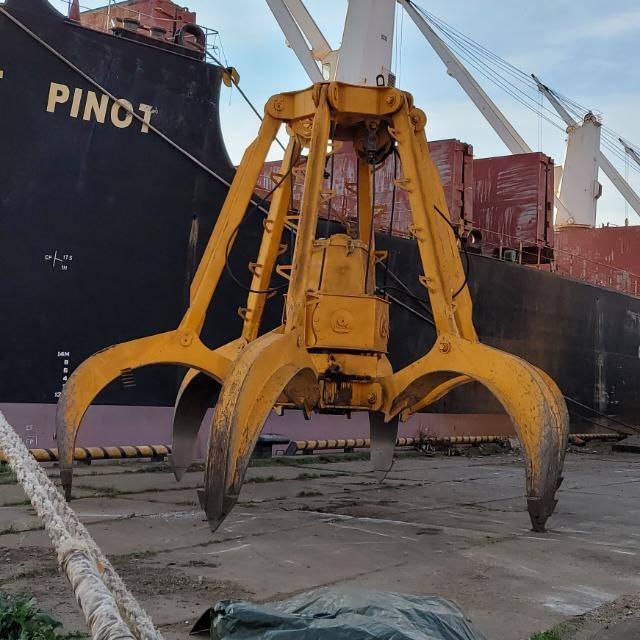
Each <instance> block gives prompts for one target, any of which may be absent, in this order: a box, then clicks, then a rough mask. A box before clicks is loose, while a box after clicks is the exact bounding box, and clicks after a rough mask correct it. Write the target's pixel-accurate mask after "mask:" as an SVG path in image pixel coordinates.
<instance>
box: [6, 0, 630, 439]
mask: <svg viewBox="0 0 640 640" xmlns="http://www.w3.org/2000/svg"><path fill="white" fill-rule="evenodd" d="M5 6H6V8H7V10H8V11H10V12H11V14H12V15H13V16H15V18H16V19H17V20H19V21H20V22H21V23H23V24H24V25H25V26H27V27H28V28H29V29H30V30H31V31H32V32H33V33H34V34H35V35H36V36H37V38H40V39H41V40H42V41H44V42H45V43H47V44H48V45H49V46H50V47H52V48H53V49H54V50H55V51H56V52H58V54H59V56H55V55H53V54H52V52H51V51H50V50H48V49H47V48H46V47H45V46H43V44H42V42H38V40H37V39H36V38H34V37H33V36H32V35H29V34H28V33H26V32H25V31H24V30H22V29H21V28H20V27H19V26H17V25H16V24H15V23H14V22H12V21H10V20H9V19H7V18H6V17H5V16H3V15H0V53H1V54H2V55H1V56H0V60H1V64H2V67H1V70H2V74H0V76H1V79H0V122H2V123H10V126H6V127H5V131H4V132H3V138H2V143H1V144H2V151H1V153H0V175H2V176H3V190H2V197H1V198H0V244H1V251H0V272H1V273H2V277H1V278H0V299H2V300H3V309H4V313H3V314H2V319H1V320H0V322H1V323H2V328H3V335H4V336H5V338H4V341H3V345H2V351H1V357H0V408H2V409H3V410H4V411H5V412H6V414H7V417H8V418H9V419H10V421H11V422H12V423H13V424H14V425H15V426H16V428H18V430H19V431H20V432H21V433H23V434H24V436H25V438H27V439H28V442H29V443H30V444H32V445H33V446H36V444H37V446H45V447H46V446H53V445H54V444H55V442H54V424H53V417H54V413H55V403H56V400H57V397H58V396H59V393H60V390H61V388H62V385H63V384H64V382H65V381H66V379H67V378H68V376H69V375H70V373H71V372H72V371H73V369H74V368H75V367H76V366H78V364H80V363H81V362H82V361H83V360H84V359H86V358H87V357H88V356H90V355H91V354H92V353H94V352H95V351H97V350H99V349H101V348H103V347H105V346H108V345H110V344H115V343H118V342H122V341H126V340H130V339H133V338H136V337H141V336H145V335H150V334H153V333H158V332H162V331H166V330H169V329H172V328H175V326H177V324H178V322H179V319H180V317H181V315H182V313H183V312H184V310H185V308H186V304H187V300H188V288H189V283H190V281H191V278H192V277H193V273H194V270H195V267H196V265H197V262H198V259H199V257H200V255H201V254H202V251H203V248H204V245H205V243H206V241H207V239H208V237H209V234H210V232H211V229H212V228H213V224H214V223H215V220H216V216H217V213H218V211H219V210H220V207H221V204H222V202H223V200H224V197H225V195H226V192H227V188H226V186H225V184H224V181H229V180H231V179H232V177H233V171H234V170H233V166H232V164H231V162H230V161H229V158H228V156H227V153H226V151H225V147H224V142H223V139H222V133H221V129H220V122H219V112H218V101H219V91H220V82H221V75H220V70H219V69H217V68H216V67H213V66H211V65H207V64H204V63H203V62H201V61H199V60H196V59H193V58H192V57H189V56H186V55H183V54H181V53H179V52H177V51H175V52H174V51H168V50H166V49H165V48H161V47H157V46H154V45H153V43H151V42H150V43H148V44H146V43H141V42H139V41H132V40H128V39H126V38H124V37H115V36H112V35H109V34H106V33H102V32H98V31H94V30H91V29H86V28H84V27H82V26H80V25H78V24H75V23H72V22H70V21H67V20H65V19H64V18H62V17H61V16H60V15H59V14H58V13H56V12H55V11H53V10H52V9H51V7H50V6H49V5H48V4H47V3H46V2H45V1H44V0H10V1H9V2H8V3H7V5H5ZM61 58H62V59H61ZM72 65H74V66H76V67H78V68H79V69H80V70H81V71H82V72H83V73H85V74H87V76H89V77H91V78H93V79H94V80H95V81H96V82H97V83H98V85H100V86H96V84H94V83H91V82H89V81H87V79H86V78H85V77H83V75H81V74H80V73H79V72H78V70H77V69H75V70H74V69H73V68H72ZM105 92H108V93H110V94H112V95H113V96H115V97H116V98H118V99H125V100H127V101H128V102H129V103H130V104H131V105H132V107H133V108H134V111H135V112H136V113H137V114H138V116H139V119H129V118H128V117H127V114H126V112H123V111H122V110H121V109H119V108H118V104H117V103H114V102H113V100H111V99H110V98H109V97H108V96H107V95H105ZM149 125H152V126H153V127H157V129H159V130H160V131H162V132H163V133H164V134H166V135H167V136H168V137H169V138H170V139H171V140H172V141H174V142H175V144H176V145H177V146H178V147H179V149H176V147H175V146H172V145H171V144H169V143H168V142H167V141H166V140H164V139H163V138H162V137H160V136H158V135H157V134H156V133H155V132H154V131H153V130H152V129H151V127H150V126H149ZM145 128H146V130H145ZM198 163H201V164H203V165H205V168H203V167H202V166H201V165H199V164H198ZM213 174H216V175H217V176H218V177H215V176H214V175H213ZM331 228H332V229H334V230H338V229H339V227H338V226H337V225H335V224H333V225H332V227H331ZM261 230H262V225H261V219H260V215H259V214H258V213H257V212H256V211H250V212H249V213H248V215H247V219H246V221H245V223H244V224H243V226H242V228H241V233H240V234H239V238H238V241H237V242H236V246H235V247H234V249H233V252H232V254H231V257H230V262H231V266H232V268H233V270H234V271H235V272H236V273H237V274H241V277H242V274H248V272H247V271H246V265H247V263H248V262H249V261H251V260H253V259H255V256H256V255H257V248H258V245H259V240H260V235H261ZM378 244H379V245H380V246H381V247H382V248H387V249H388V250H389V263H388V264H389V267H390V268H391V270H392V271H393V272H394V273H396V274H397V275H398V276H400V277H401V278H402V280H403V281H404V282H406V283H407V284H408V285H409V286H410V287H411V289H412V290H413V291H414V293H415V294H416V295H419V296H422V295H424V289H423V288H422V287H421V286H420V285H419V284H418V275H419V274H418V265H419V260H418V252H417V248H416V246H415V243H414V242H412V241H411V240H408V239H403V238H390V237H388V236H380V237H379V238H378ZM380 277H381V278H382V277H383V276H382V275H381V276H380ZM247 279H248V275H247ZM469 284H470V287H471V292H472V297H473V300H474V322H475V324H476V327H477V329H478V333H479V334H480V336H481V339H482V340H483V341H484V342H486V343H488V344H490V345H493V346H496V347H499V348H501V349H504V350H506V351H509V352H512V353H515V354H517V355H519V356H522V357H524V358H526V359H527V360H529V361H531V362H533V363H534V364H536V365H538V366H540V367H541V368H543V369H544V370H546V371H547V372H548V373H550V374H551V375H552V376H553V377H554V378H555V379H556V380H557V381H558V383H559V385H560V387H561V389H562V390H563V392H564V393H565V395H567V396H568V397H570V398H572V399H573V400H574V401H575V402H577V403H580V405H585V406H586V407H590V408H591V409H593V410H595V411H597V412H598V413H599V414H605V415H614V416H617V417H618V418H619V419H621V420H624V421H629V422H636V423H637V422H638V421H639V419H640V398H639V394H638V392H637V381H638V380H639V379H640V359H639V348H640V300H638V299H637V298H634V297H632V296H628V295H624V294H622V293H619V292H615V291H611V290H607V289H604V288H600V287H596V286H592V285H588V284H584V283H580V282H577V281H575V280H571V279H568V278H563V277H559V276H557V275H555V274H550V273H546V272H544V271H539V270H537V269H535V268H529V267H526V266H520V265H517V264H510V263H505V262H500V261H497V260H493V259H489V258H486V257H483V256H479V255H472V256H471V257H470V273H469ZM244 297H245V294H244V293H243V292H242V291H241V290H240V289H239V288H238V287H236V286H235V285H234V284H233V282H232V281H231V279H230V278H228V277H227V275H225V276H223V278H222V281H221V283H220V287H219V290H218V294H217V300H218V302H217V303H216V307H215V313H210V314H209V317H208V318H207V322H206V324H205V328H204V332H203V336H204V341H205V343H206V344H208V345H210V346H212V347H215V346H218V345H220V344H224V343H225V342H227V341H229V340H231V339H232V338H234V337H236V336H237V335H238V334H239V332H240V328H241V320H240V318H239V317H238V315H237V309H238V308H239V307H241V306H243V305H244V302H245V300H244ZM417 309H418V310H419V311H420V309H419V308H417ZM420 312H421V313H423V311H420ZM280 315H281V303H280V302H279V301H277V300H273V301H272V302H271V303H270V305H269V307H268V309H267V314H266V317H265V324H266V326H275V324H276V323H277V322H278V320H279V318H280ZM407 336H410V338H407ZM434 337H435V336H434V331H433V327H432V326H431V325H430V324H429V323H428V322H425V321H424V320H423V319H420V318H418V317H416V316H415V315H412V314H410V313H408V312H407V311H406V310H404V309H402V308H399V307H393V308H392V316H391V340H390V359H391V361H392V363H393V364H394V366H396V367H400V366H403V365H405V364H407V363H409V362H411V361H412V360H414V359H415V358H417V357H419V356H420V355H421V354H422V353H424V352H426V351H427V350H428V349H429V348H430V346H431V345H432V344H433V341H434ZM183 374H184V370H181V369H179V368H171V367H164V368H158V369H157V368H153V367H152V368H149V369H148V370H140V371H136V372H135V375H134V378H133V380H132V379H131V377H130V376H126V377H125V378H124V379H123V380H118V381H116V382H114V383H113V384H112V385H110V387H109V388H108V389H107V390H105V392H103V393H102V394H101V395H100V396H99V397H98V399H97V401H96V406H95V407H94V408H92V409H91V410H90V412H89V413H88V415H87V423H86V425H85V426H84V427H83V429H82V430H81V432H80V441H81V442H85V443H86V444H91V443H93V444H116V443H119V444H129V443H131V444H134V443H141V442H145V441H146V442H149V441H155V442H167V441H168V439H169V438H170V424H171V411H172V409H171V407H172V404H173V400H174V398H175V394H176V391H177V387H178V384H179V381H180V379H181V377H182V375H183ZM577 406H578V405H576V407H577ZM570 408H571V407H570ZM433 412H434V413H431V414H426V415H424V416H418V417H416V418H415V419H414V420H413V421H412V422H411V423H409V424H408V425H405V427H404V431H405V433H406V434H407V435H413V434H414V433H415V431H416V430H422V431H431V432H433V433H444V432H446V431H449V432H455V433H465V432H466V433H470V432H475V433H480V432H484V433H496V434H497V433H503V432H506V431H508V430H509V428H510V427H509V422H508V420H507V419H506V418H505V416H503V415H501V409H500V407H499V406H498V405H497V404H496V403H495V401H494V400H493V399H492V398H491V397H490V396H489V394H488V393H486V391H484V390H483V389H481V388H478V387H476V386H475V385H469V386H468V387H465V388H464V389H460V390H458V391H456V392H454V393H452V394H451V395H450V396H448V397H447V398H446V399H445V400H443V401H441V402H440V403H438V405H436V406H435V407H433ZM443 412H449V413H453V414H455V415H454V416H453V417H451V416H448V417H445V416H443V415H442V414H443ZM584 412H585V415H586V416H587V417H588V418H590V419H594V416H596V419H597V420H599V419H600V418H597V416H598V414H596V413H593V412H589V411H588V410H584ZM469 414H474V416H475V417H469ZM463 418H464V419H463ZM302 424H303V421H302V420H301V419H300V416H299V415H298V414H296V413H291V414H289V415H288V416H286V417H285V418H284V419H276V418H274V419H270V421H269V422H268V424H267V428H268V429H269V430H271V431H278V432H283V433H287V434H288V435H295V434H297V433H298V430H300V429H302V430H303V435H302V436H300V437H318V436H322V435H333V436H356V435H361V434H363V433H364V432H366V423H365V422H363V421H362V419H361V418H354V420H352V421H348V420H346V419H345V420H342V419H330V418H329V417H326V416H322V417H318V418H317V419H316V420H312V421H311V422H309V423H306V424H305V426H304V427H302V426H301V425H302ZM314 424H315V427H314V426H313V425H314ZM579 428H580V430H584V429H585V425H584V424H581V425H580V427H579Z"/></svg>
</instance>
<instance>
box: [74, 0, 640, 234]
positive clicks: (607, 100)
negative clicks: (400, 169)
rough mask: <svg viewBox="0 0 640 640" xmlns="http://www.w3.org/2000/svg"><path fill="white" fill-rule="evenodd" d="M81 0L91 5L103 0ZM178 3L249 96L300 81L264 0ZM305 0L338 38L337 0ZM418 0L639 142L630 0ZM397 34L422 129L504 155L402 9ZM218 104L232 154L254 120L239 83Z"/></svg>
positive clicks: (533, 121)
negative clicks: (209, 30)
mask: <svg viewBox="0 0 640 640" xmlns="http://www.w3.org/2000/svg"><path fill="white" fill-rule="evenodd" d="M81 3H82V4H86V5H88V6H98V5H100V4H104V0H82V2H81ZM187 4H188V6H189V8H190V9H191V10H195V11H197V13H198V21H199V22H200V23H201V24H203V25H206V26H210V27H213V28H215V29H217V30H218V31H219V32H220V34H221V39H222V44H223V46H224V54H225V55H226V59H227V60H228V62H229V64H231V65H233V66H235V67H236V68H237V69H238V70H239V72H240V76H241V86H242V87H243V88H244V90H245V91H246V92H247V93H248V94H249V96H250V97H251V99H252V100H253V101H254V102H255V103H256V104H257V105H261V104H263V103H264V102H265V101H266V99H267V98H268V97H269V96H270V95H271V94H273V93H277V92H279V91H284V90H293V89H296V88H301V87H304V86H306V85H308V84H309V81H308V79H307V77H306V75H305V73H304V71H303V70H302V67H301V66H300V64H299V63H298V61H297V59H296V57H295V55H294V54H293V52H292V51H291V50H290V49H288V48H287V47H286V46H285V42H284V37H283V35H282V33H281V32H280V30H279V28H278V26H277V24H276V22H275V20H274V18H273V16H272V15H271V13H270V11H269V9H268V7H267V4H266V2H264V0H189V1H188V3H187ZM306 4H307V6H308V7H309V9H310V11H311V13H312V14H313V15H314V17H315V18H316V21H317V22H318V24H319V26H320V27H321V29H322V30H323V31H324V32H325V35H326V36H327V38H328V40H329V42H330V43H331V44H332V45H333V46H335V47H337V46H339V44H340V37H341V33H342V26H343V21H344V14H345V11H346V4H347V1H346V0H307V2H306ZM418 4H420V5H421V6H423V7H424V8H426V9H428V10H429V11H430V12H431V13H433V14H435V15H437V16H438V17H439V18H441V19H442V20H444V21H445V22H447V23H449V24H450V25H454V26H455V27H456V28H457V29H458V30H459V31H461V32H463V33H464V34H466V35H467V36H469V37H470V38H472V39H473V40H475V41H476V42H478V43H480V44H481V45H484V46H485V47H487V48H488V49H490V50H491V51H492V52H494V53H495V54H497V55H499V56H500V57H502V58H504V59H506V60H508V61H509V62H510V63H512V64H514V65H516V66H517V67H519V68H520V69H522V70H523V71H525V72H526V73H527V74H529V73H535V74H536V75H538V76H539V77H540V78H541V79H542V80H543V81H544V82H545V83H546V84H547V85H549V86H551V87H553V88H554V89H557V90H558V91H560V92H561V93H562V94H564V95H565V96H569V97H571V98H572V99H573V100H575V101H577V102H578V103H580V104H582V105H585V106H587V107H589V108H592V109H594V110H597V111H598V112H599V113H601V114H602V117H603V121H604V123H605V124H606V125H607V126H608V127H610V128H611V129H613V130H615V131H618V132H620V133H622V134H623V135H624V136H625V137H626V138H627V139H628V140H631V141H633V142H635V143H637V144H640V118H638V115H637V114H638V105H639V104H640V46H639V45H640V5H639V3H638V2H637V0H609V2H606V3H603V2H602V0H580V1H579V2H578V1H577V0H536V1H535V2H532V1H531V0H502V1H498V0H485V1H481V0H456V1H455V2H452V0H420V1H419V2H418ZM395 38H396V44H398V43H400V41H401V47H399V49H400V52H399V55H397V56H396V59H395V60H394V64H393V67H394V70H395V72H396V75H397V77H398V80H399V86H400V87H401V88H402V89H405V90H407V91H410V92H411V93H413V94H414V97H415V100H416V103H417V104H418V105H419V106H421V108H423V109H424V110H425V111H426V113H427V116H428V119H429V124H428V131H427V133H428V137H429V138H430V139H438V138H459V139H461V140H463V141H465V142H469V143H471V144H473V146H474V152H475V155H476V156H477V157H486V156H492V155H503V154H506V153H507V149H506V148H505V147H504V145H503V144H502V142H501V141H500V140H499V139H498V138H497V136H496V135H495V133H494V132H493V130H492V129H491V128H490V127H489V125H488V124H487V123H486V121H485V120H484V119H483V118H482V116H481V115H479V113H478V112H477V111H476V110H475V108H474V107H473V106H472V105H471V103H470V102H469V100H468V98H467V97H466V95H465V94H464V93H463V92H462V90H461V89H460V87H459V86H458V85H457V83H456V82H455V80H453V79H452V78H450V77H449V76H447V75H446V73H445V71H444V67H443V65H442V63H441V62H440V60H439V59H438V58H437V57H436V55H435V53H434V52H433V51H432V50H431V49H430V48H429V46H428V45H427V43H426V42H425V40H424V39H423V38H422V36H421V34H420V33H419V32H418V30H417V29H416V27H415V26H414V25H413V23H412V22H411V21H410V19H409V18H408V16H404V18H403V19H400V18H398V20H397V25H396V32H395ZM474 73H475V75H476V77H477V78H478V79H479V80H481V82H482V84H483V87H484V88H485V90H486V91H487V92H488V93H489V94H490V95H491V97H492V98H494V99H495V100H496V102H497V103H498V104H499V106H500V107H501V109H503V111H504V112H505V113H506V114H507V115H508V117H509V118H510V120H511V121H512V122H513V124H514V125H515V126H516V128H517V129H518V130H519V132H520V134H521V135H522V136H523V137H524V138H525V140H526V141H527V142H528V144H529V146H531V147H532V148H533V149H535V150H538V149H541V150H543V151H544V152H545V153H547V154H549V155H551V156H552V157H553V158H554V159H555V160H556V162H557V163H561V162H562V160H563V156H564V133H563V132H562V131H561V130H558V129H556V128H555V127H553V126H551V125H550V124H548V123H547V122H546V121H544V120H541V118H539V117H538V115H537V114H535V113H532V112H531V111H529V110H527V109H525V107H523V106H522V105H521V104H519V103H518V102H516V101H515V100H513V99H512V98H511V97H509V96H508V95H507V94H505V93H504V92H503V91H502V90H501V89H499V88H497V87H495V86H494V85H492V84H491V83H489V82H487V81H486V80H485V79H484V78H482V77H481V76H479V75H478V73H477V72H474ZM534 96H535V94H534ZM534 99H535V98H534ZM222 103H223V104H222V123H223V129H224V133H225V139H226V142H227V146H228V148H229V152H230V155H231V157H232V159H233V160H234V161H237V160H238V159H239V158H240V156H241V154H242V151H243V149H244V147H245V146H246V145H247V144H248V143H249V142H250V140H251V139H252V137H253V136H254V135H255V133H256V131H257V125H258V121H257V118H256V117H255V115H254V114H252V113H251V111H250V110H249V109H248V108H247V107H246V105H245V104H244V103H243V101H242V98H241V97H240V96H239V94H238V93H237V91H232V90H227V89H224V95H223V99H222ZM547 107H548V108H550V106H549V105H548V104H547ZM615 163H616V165H617V166H618V168H619V170H620V171H621V173H622V174H623V175H624V174H626V173H628V175H629V178H630V182H631V183H632V185H633V186H634V187H635V189H636V190H637V191H638V192H640V173H639V172H638V171H636V170H635V169H634V168H633V166H625V163H624V162H623V161H618V160H616V161H615ZM632 164H633V163H631V165H632ZM636 168H637V169H639V170H640V167H637V166H636ZM601 182H602V183H603V185H604V195H603V198H602V199H601V201H600V206H599V212H598V221H599V222H603V223H605V222H612V223H616V224H624V219H625V204H624V201H623V200H622V198H620V197H619V196H618V195H617V192H616V191H615V189H614V187H613V186H612V185H611V184H610V183H609V182H608V181H607V179H606V178H605V177H604V176H602V175H601ZM627 215H628V217H629V221H630V223H631V224H638V223H640V218H639V217H638V215H637V214H636V213H635V212H634V211H633V210H632V209H628V210H627Z"/></svg>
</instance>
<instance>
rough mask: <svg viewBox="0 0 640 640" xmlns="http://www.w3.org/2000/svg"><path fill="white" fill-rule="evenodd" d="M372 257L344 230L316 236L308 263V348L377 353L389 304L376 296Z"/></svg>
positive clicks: (384, 340) (382, 343)
mask: <svg viewBox="0 0 640 640" xmlns="http://www.w3.org/2000/svg"><path fill="white" fill-rule="evenodd" d="M374 269H375V263H374V256H373V255H371V254H370V252H369V251H368V248H367V246H366V244H365V243H364V242H362V241H361V240H354V239H353V238H351V237H350V236H348V235H346V234H336V235H333V236H331V237H330V238H328V239H326V240H325V239H322V240H316V241H315V243H314V248H313V257H312V261H311V273H310V278H309V290H308V293H307V311H306V325H305V340H306V345H307V348H309V349H313V350H331V351H348V352H351V353H353V352H360V353H363V354H382V353H386V351H387V341H388V338H389V304H388V303H387V301H386V300H384V299H382V298H380V297H378V296H376V295H375V293H374V292H375V272H374Z"/></svg>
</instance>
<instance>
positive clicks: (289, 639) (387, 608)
mask: <svg viewBox="0 0 640 640" xmlns="http://www.w3.org/2000/svg"><path fill="white" fill-rule="evenodd" d="M211 638H212V639H213V640H258V639H260V640H294V639H295V640H373V639H374V638H375V640H486V638H485V637H484V636H483V635H482V634H481V633H480V632H479V631H477V630H476V629H475V628H474V627H473V625H472V624H471V622H470V621H469V620H467V619H466V618H465V616H464V613H463V612H462V611H461V610H460V608H459V607H458V606H457V605H456V604H455V603H453V602H451V601H449V600H444V599H442V598H428V597H422V596H410V595H402V594H399V593H382V592H377V591H363V590H362V589H350V588H322V589H316V590H314V591H309V592H307V593H303V594H301V595H298V596H295V597H294V598H291V599H289V600H284V601H282V602H272V603H268V604H253V603H251V602H230V601H221V602H219V603H218V604H216V605H215V607H214V608H213V610H212V611H211Z"/></svg>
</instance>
